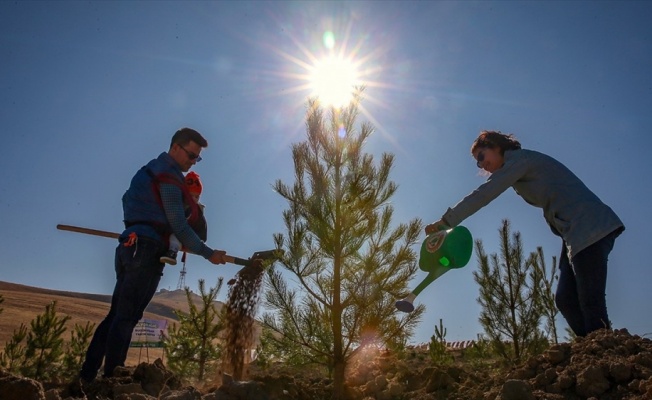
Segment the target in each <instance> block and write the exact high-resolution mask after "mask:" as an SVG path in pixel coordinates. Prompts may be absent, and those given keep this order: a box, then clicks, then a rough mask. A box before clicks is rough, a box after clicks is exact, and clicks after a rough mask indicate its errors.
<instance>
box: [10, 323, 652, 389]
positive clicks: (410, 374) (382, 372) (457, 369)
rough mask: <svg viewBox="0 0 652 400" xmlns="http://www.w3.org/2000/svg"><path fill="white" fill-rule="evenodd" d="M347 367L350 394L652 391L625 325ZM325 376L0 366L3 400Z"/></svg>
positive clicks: (640, 347)
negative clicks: (493, 351)
mask: <svg viewBox="0 0 652 400" xmlns="http://www.w3.org/2000/svg"><path fill="white" fill-rule="evenodd" d="M361 361H362V362H359V363H356V366H355V368H351V371H350V372H349V374H348V375H347V376H348V386H349V395H350V397H351V399H354V400H372V399H378V400H390V399H411V400H431V399H432V400H434V399H449V400H462V399H464V400H467V399H471V400H474V399H478V400H534V399H536V400H544V399H545V400H557V399H559V400H561V399H569V400H575V399H578V400H579V399H582V400H584V399H590V400H597V399H600V400H626V399H627V400H634V399H652V341H651V340H649V339H646V338H641V337H639V336H636V335H631V334H629V333H628V332H627V330H624V329H622V330H615V331H598V332H594V333H593V334H591V335H589V336H588V337H586V338H580V339H576V340H575V341H574V342H573V343H563V344H558V345H554V346H552V347H551V348H550V349H548V350H547V351H546V352H545V353H544V354H542V355H540V356H537V357H534V358H531V359H529V360H527V361H526V362H525V363H523V364H522V365H519V366H518V367H517V368H513V369H510V370H504V369H500V368H498V367H493V366H492V365H491V364H488V363H484V364H478V363H473V364H471V363H468V362H461V361H456V362H455V363H453V364H450V365H448V366H437V365H433V363H432V362H431V361H430V359H429V358H428V357H427V356H425V357H424V356H423V355H421V356H418V355H417V356H415V355H414V354H413V355H411V356H407V357H403V358H401V359H399V358H397V357H396V356H395V355H393V354H390V353H382V354H376V355H374V356H373V357H370V358H369V359H366V360H361ZM330 386H331V382H330V380H328V379H327V378H324V377H323V376H320V375H319V374H317V373H315V372H314V371H313V372H310V371H305V370H304V371H301V372H298V371H296V370H293V369H290V368H285V367H283V366H278V365H277V366H274V367H270V368H267V369H260V368H256V367H254V366H251V367H250V368H249V374H248V378H247V380H246V381H234V380H232V379H229V377H228V376H225V379H223V382H222V383H221V384H220V386H219V387H209V388H201V389H199V388H197V387H192V386H186V385H184V384H183V382H181V381H180V380H179V379H177V378H176V377H175V376H174V375H173V374H172V373H170V372H169V371H167V370H166V369H165V366H164V365H163V364H162V363H161V362H160V361H159V360H157V361H156V362H154V363H152V364H146V363H143V364H140V365H139V366H138V367H135V368H125V369H123V370H122V371H120V374H119V376H117V377H114V378H111V379H98V380H96V381H95V382H93V383H92V384H90V385H87V386H84V387H80V386H79V385H55V384H47V383H40V382H35V381H32V380H29V379H24V378H20V377H16V376H12V375H9V374H7V373H1V372H0V399H3V400H63V399H88V400H93V399H102V400H104V399H115V400H150V399H160V400H244V399H247V400H276V399H279V400H281V399H287V400H298V399H301V400H303V399H305V400H318V399H327V398H329V389H330Z"/></svg>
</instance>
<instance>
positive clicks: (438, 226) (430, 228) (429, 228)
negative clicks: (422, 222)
mask: <svg viewBox="0 0 652 400" xmlns="http://www.w3.org/2000/svg"><path fill="white" fill-rule="evenodd" d="M448 228H449V226H448V225H446V223H445V222H444V220H441V219H440V220H439V221H437V222H433V223H432V224H428V225H426V229H425V231H426V235H430V234H431V233H435V232H438V231H441V230H443V229H448Z"/></svg>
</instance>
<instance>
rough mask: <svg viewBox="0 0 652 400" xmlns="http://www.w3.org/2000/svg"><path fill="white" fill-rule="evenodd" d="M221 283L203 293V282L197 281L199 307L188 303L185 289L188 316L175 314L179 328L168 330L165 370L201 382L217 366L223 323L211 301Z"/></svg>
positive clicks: (187, 293) (214, 297) (188, 296)
mask: <svg viewBox="0 0 652 400" xmlns="http://www.w3.org/2000/svg"><path fill="white" fill-rule="evenodd" d="M222 283H223V279H222V278H219V280H218V281H217V286H216V287H214V288H210V289H208V291H206V288H205V287H206V285H205V282H204V280H203V279H200V280H199V295H200V297H201V303H200V307H197V306H196V305H195V303H194V301H193V299H192V292H191V291H190V288H188V287H186V288H185V291H186V299H187V301H188V308H189V312H188V313H187V314H186V313H183V312H180V311H175V314H176V315H177V317H178V318H179V326H178V327H177V326H176V324H175V325H173V326H172V328H171V329H170V331H169V332H168V337H167V338H165V339H164V342H163V343H164V344H163V347H164V349H165V354H166V355H167V357H168V368H170V370H171V371H173V372H174V373H176V374H178V375H179V376H181V377H183V378H186V379H196V380H197V381H202V380H204V379H205V378H206V377H207V376H208V374H209V373H210V374H212V373H213V372H214V370H216V368H217V366H218V362H219V360H220V355H221V349H222V348H221V346H220V345H219V343H218V338H219V334H220V331H221V330H222V329H224V323H223V320H222V318H221V315H220V313H219V311H218V310H217V307H216V306H215V299H216V298H217V295H218V294H219V292H220V290H221V288H222Z"/></svg>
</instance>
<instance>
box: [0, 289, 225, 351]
mask: <svg viewBox="0 0 652 400" xmlns="http://www.w3.org/2000/svg"><path fill="white" fill-rule="evenodd" d="M223 290H224V289H223ZM0 295H2V297H3V298H4V303H2V304H0V308H2V309H3V311H2V313H0V351H1V350H2V349H3V348H4V344H5V343H6V342H7V341H8V340H9V339H11V336H12V334H13V332H14V330H16V329H18V328H19V327H20V325H21V324H25V325H26V326H27V327H28V328H29V324H30V322H31V321H32V320H33V319H35V318H36V316H37V315H39V314H42V313H43V312H44V311H45V306H46V305H48V304H49V303H50V302H52V301H56V302H57V306H56V311H57V314H58V315H61V316H63V315H69V316H70V317H71V319H70V320H69V321H68V322H67V324H66V327H67V328H68V330H67V331H66V333H64V338H65V339H66V340H68V339H69V335H70V331H71V330H72V328H73V326H74V325H75V323H77V324H80V325H86V322H87V321H90V322H91V323H95V324H96V326H97V324H99V323H100V322H101V321H102V319H104V317H105V316H106V314H107V312H108V311H109V306H110V305H111V296H110V295H103V294H89V293H76V292H68V291H60V290H51V289H44V288H38V287H32V286H26V285H20V284H17V283H10V282H4V281H0ZM191 298H192V299H193V301H194V302H195V304H200V302H201V297H200V296H199V295H197V294H195V293H192V294H191ZM216 305H217V308H218V310H219V309H221V307H222V306H223V305H224V304H223V303H222V302H216ZM174 310H180V311H183V312H188V301H187V299H186V293H185V291H183V290H165V289H162V290H161V291H159V292H157V293H156V294H155V295H154V298H153V299H152V301H151V302H150V304H149V306H148V307H147V309H146V310H145V318H149V319H166V320H168V323H169V324H172V323H174V322H176V321H177V318H176V316H175V315H174ZM148 351H149V352H151V353H153V354H154V355H153V357H160V356H161V354H160V353H162V352H161V350H160V349H148ZM132 353H133V354H132ZM138 354H139V349H131V350H130V356H129V359H128V363H129V361H132V362H134V363H135V362H137V357H138Z"/></svg>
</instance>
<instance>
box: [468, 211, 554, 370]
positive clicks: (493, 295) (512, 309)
mask: <svg viewBox="0 0 652 400" xmlns="http://www.w3.org/2000/svg"><path fill="white" fill-rule="evenodd" d="M509 228H510V224H509V221H508V220H503V226H502V228H501V229H500V239H501V241H500V256H499V255H497V254H492V255H491V256H488V255H487V254H486V253H485V251H484V247H483V245H482V241H481V240H477V241H476V254H478V258H479V260H480V270H479V271H475V272H473V277H474V279H475V281H476V282H477V283H478V285H479V286H480V297H479V298H478V303H480V305H481V306H482V311H481V312H480V323H481V324H482V326H483V328H484V330H485V333H486V334H487V336H488V338H489V340H490V341H491V343H492V345H493V348H494V349H495V351H496V352H497V353H498V355H499V356H500V357H501V358H503V359H504V360H505V361H507V362H509V363H517V362H519V361H521V360H523V359H524V358H525V357H526V356H527V355H528V354H529V353H531V352H535V351H536V349H539V348H540V344H541V342H542V336H543V335H542V333H541V331H540V330H539V323H540V321H541V317H542V315H543V307H542V301H541V296H542V292H543V289H542V282H541V280H540V279H537V276H536V274H535V273H534V272H533V267H532V265H531V264H530V263H527V262H526V261H525V259H524V256H523V246H522V242H521V235H520V233H519V232H516V233H514V234H513V235H512V236H511V237H510V229H509Z"/></svg>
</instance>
